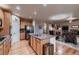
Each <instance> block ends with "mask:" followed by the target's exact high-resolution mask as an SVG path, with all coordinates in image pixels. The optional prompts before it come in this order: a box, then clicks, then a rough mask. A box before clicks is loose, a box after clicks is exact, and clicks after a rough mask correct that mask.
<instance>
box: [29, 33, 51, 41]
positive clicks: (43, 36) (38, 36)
mask: <svg viewBox="0 0 79 59" xmlns="http://www.w3.org/2000/svg"><path fill="white" fill-rule="evenodd" d="M29 35H31V36H33V37H36V38H38V39H40V40H46V39H49V40H50V38H52V35H49V34H41V35H36V34H34V33H30V34H29Z"/></svg>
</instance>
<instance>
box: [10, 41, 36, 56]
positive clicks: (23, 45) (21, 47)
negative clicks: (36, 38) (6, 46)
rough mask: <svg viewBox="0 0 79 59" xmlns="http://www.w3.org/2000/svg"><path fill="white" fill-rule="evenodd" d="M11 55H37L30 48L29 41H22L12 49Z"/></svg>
mask: <svg viewBox="0 0 79 59" xmlns="http://www.w3.org/2000/svg"><path fill="white" fill-rule="evenodd" d="M9 55H35V52H34V51H33V50H32V48H31V47H30V46H29V44H28V41H27V40H21V41H20V42H17V43H15V44H14V45H13V46H12V47H11V49H10V51H9Z"/></svg>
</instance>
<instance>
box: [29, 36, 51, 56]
mask: <svg viewBox="0 0 79 59" xmlns="http://www.w3.org/2000/svg"><path fill="white" fill-rule="evenodd" d="M29 42H30V46H31V47H32V49H33V50H34V51H35V52H36V54H38V55H43V45H44V44H45V43H49V42H50V40H49V39H47V40H43V39H40V38H36V37H34V36H30V40H29Z"/></svg>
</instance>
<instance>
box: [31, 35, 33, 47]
mask: <svg viewBox="0 0 79 59" xmlns="http://www.w3.org/2000/svg"><path fill="white" fill-rule="evenodd" d="M32 40H33V37H32V36H31V39H30V45H31V47H32V43H33V42H32Z"/></svg>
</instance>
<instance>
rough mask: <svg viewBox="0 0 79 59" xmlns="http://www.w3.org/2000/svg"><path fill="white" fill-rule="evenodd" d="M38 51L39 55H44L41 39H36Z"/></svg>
mask: <svg viewBox="0 0 79 59" xmlns="http://www.w3.org/2000/svg"><path fill="white" fill-rule="evenodd" d="M36 45H37V46H36V51H37V54H38V55H40V54H42V47H41V41H40V40H39V39H36Z"/></svg>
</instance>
